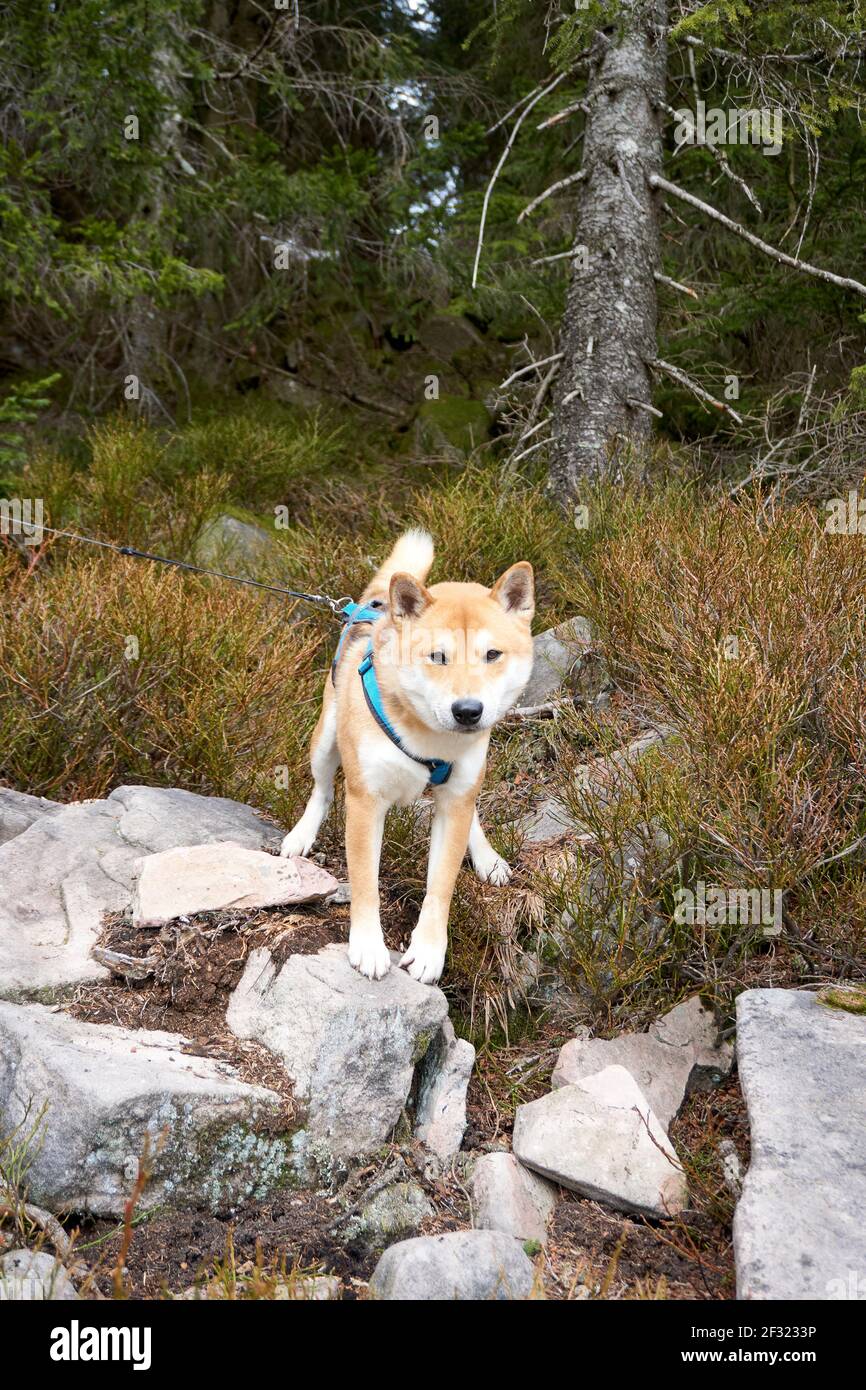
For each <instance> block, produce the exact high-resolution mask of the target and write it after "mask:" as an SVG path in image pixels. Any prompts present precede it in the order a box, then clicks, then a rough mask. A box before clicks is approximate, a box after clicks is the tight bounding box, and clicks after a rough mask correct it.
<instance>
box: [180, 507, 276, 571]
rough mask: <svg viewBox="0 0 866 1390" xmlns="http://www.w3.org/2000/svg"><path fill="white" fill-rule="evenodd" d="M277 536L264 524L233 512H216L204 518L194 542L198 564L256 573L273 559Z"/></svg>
mask: <svg viewBox="0 0 866 1390" xmlns="http://www.w3.org/2000/svg"><path fill="white" fill-rule="evenodd" d="M275 544H276V537H275V535H274V534H273V532H268V531H266V530H265V529H264V527H263V526H257V525H255V523H253V522H249V521H241V520H240V519H239V518H238V517H236V516H229V515H223V516H215V517H212V518H211V520H210V521H208V522H206V523H205V525H204V526H203V527H202V529H201V531H200V532H199V534H198V538H197V540H196V543H195V561H196V564H199V565H219V566H226V567H228V568H230V569H231V570H232V572H233V573H234V574H243V575H255V574H256V573H257V572H258V570H259V569H260V568H261V566H262V564H263V563H266V562H267V561H268V560H269V559H272V557H273V554H274V548H275Z"/></svg>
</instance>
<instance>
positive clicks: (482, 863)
mask: <svg viewBox="0 0 866 1390" xmlns="http://www.w3.org/2000/svg"><path fill="white" fill-rule="evenodd" d="M472 867H473V869H474V870H475V874H476V877H477V878H480V879H481V882H482V883H495V884H496V886H497V888H501V887H502V886H503V885H504V884H506V883H508V881H509V879H510V878H511V865H510V864H509V863H508V862H507V861H506V860H505V859H503V858H502V855H501V854H497V853H496V852H495V851H494V850H491V851H490V854H489V855H487V854H485V855H484V856H483V857H482V856H481V855H479V856H478V858H477V859H473V860H472Z"/></svg>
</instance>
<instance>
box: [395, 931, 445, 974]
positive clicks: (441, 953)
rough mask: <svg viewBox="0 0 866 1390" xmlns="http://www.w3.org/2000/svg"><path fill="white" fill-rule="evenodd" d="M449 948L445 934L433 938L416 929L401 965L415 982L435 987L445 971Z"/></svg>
mask: <svg viewBox="0 0 866 1390" xmlns="http://www.w3.org/2000/svg"><path fill="white" fill-rule="evenodd" d="M447 947H448V940H447V937H446V936H445V935H444V934H443V935H441V936H440V935H436V936H432V935H430V934H429V933H427V932H419V931H418V929H417V928H416V929H415V931H413V933H412V939H411V941H410V942H409V949H408V951H407V952H406V953H405V955H404V956H403V959H402V960H401V961H400V964H401V965H403V966H405V967H406V969H407V970H408V972H409V974H410V975H411V976H412V979H413V980H418V981H419V983H420V984H422V985H435V983H436V981H437V980H438V979H439V977H440V975H441V974H442V971H443V970H444V969H445V952H446V950H447Z"/></svg>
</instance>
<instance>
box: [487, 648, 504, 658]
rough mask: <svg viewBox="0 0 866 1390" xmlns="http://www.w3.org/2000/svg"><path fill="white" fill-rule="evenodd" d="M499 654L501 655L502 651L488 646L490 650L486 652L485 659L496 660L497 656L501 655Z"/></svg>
mask: <svg viewBox="0 0 866 1390" xmlns="http://www.w3.org/2000/svg"><path fill="white" fill-rule="evenodd" d="M501 655H502V653H501V652H498V651H497V650H496V648H495V647H491V648H490V651H489V652H488V653H487V656H486V658H485V660H486V661H498V660H499V658H500V657H501Z"/></svg>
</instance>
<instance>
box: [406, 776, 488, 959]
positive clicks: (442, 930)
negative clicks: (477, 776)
mask: <svg viewBox="0 0 866 1390" xmlns="http://www.w3.org/2000/svg"><path fill="white" fill-rule="evenodd" d="M474 810H475V797H474V795H473V794H472V793H471V792H470V793H469V795H463V796H454V795H448V793H447V792H439V794H438V796H437V798H436V810H435V812H434V813H433V828H432V830H431V832H430V862H429V864H428V866H427V892H426V894H425V895H424V902H423V904H422V907H421V913H420V915H419V917H418V924H417V926H416V927H415V930H414V931H413V933H412V939H411V941H410V943H409V949H408V951H407V952H406V954H405V955H404V957H403V959H402V960H401V962H400V964H401V965H405V966H407V967H408V970H409V974H410V975H411V976H412V977H413V979H416V980H420V981H421V983H422V984H425V985H432V984H435V983H436V981H437V980H438V979H439V976H440V975H441V974H442V969H443V967H444V965H445V952H446V950H447V948H448V911H449V909H450V907H451V898H452V897H453V894H454V884H455V883H456V881H457V874H458V871H459V869H460V865H461V862H462V860H463V856H464V854H465V853H466V845H467V843H468V840H469V827H470V826H471V824H472V816H473V812H474Z"/></svg>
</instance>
